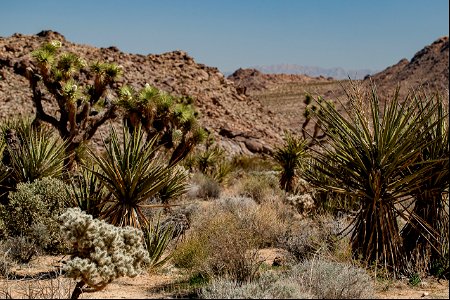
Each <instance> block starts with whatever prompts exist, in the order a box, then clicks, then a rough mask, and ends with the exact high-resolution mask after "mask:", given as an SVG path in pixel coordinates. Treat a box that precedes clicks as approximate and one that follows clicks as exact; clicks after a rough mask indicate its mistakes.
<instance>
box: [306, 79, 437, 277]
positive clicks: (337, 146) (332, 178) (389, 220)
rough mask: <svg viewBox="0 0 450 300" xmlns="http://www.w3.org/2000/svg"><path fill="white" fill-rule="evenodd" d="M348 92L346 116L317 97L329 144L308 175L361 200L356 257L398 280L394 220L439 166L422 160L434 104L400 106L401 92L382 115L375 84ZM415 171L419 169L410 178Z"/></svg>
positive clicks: (399, 254)
mask: <svg viewBox="0 0 450 300" xmlns="http://www.w3.org/2000/svg"><path fill="white" fill-rule="evenodd" d="M353 88H354V86H353ZM346 92H347V96H348V98H349V100H350V101H349V105H350V109H346V114H347V116H345V115H344V114H343V113H340V112H338V111H337V110H336V109H335V108H334V107H333V106H332V105H329V104H328V103H327V102H325V101H322V100H321V99H320V98H319V99H315V101H316V103H317V105H319V106H320V112H321V113H320V114H316V115H315V117H316V118H317V119H318V120H319V121H320V122H321V123H322V129H323V131H324V132H325V133H326V134H327V137H328V141H329V146H327V145H324V144H322V145H321V149H322V151H317V152H316V155H315V159H316V160H317V162H318V163H317V164H313V167H314V168H315V172H308V171H306V172H305V176H306V178H307V179H308V180H309V181H310V182H311V183H313V184H315V185H317V186H321V187H322V188H327V189H330V190H332V191H336V192H339V193H345V194H349V195H352V196H355V197H357V198H358V199H359V201H360V202H361V209H360V210H359V211H358V213H357V215H356V217H355V219H354V227H353V228H354V229H353V232H352V236H351V244H352V250H353V255H354V257H355V258H362V259H363V260H364V261H366V262H367V264H372V263H375V264H377V265H381V266H382V267H383V268H385V269H386V270H389V271H392V272H393V274H394V276H395V275H397V274H398V273H399V272H400V271H402V267H403V266H404V265H405V264H404V258H405V257H404V250H403V245H402V241H401V237H400V232H399V227H398V224H397V221H396V217H397V216H398V215H399V214H400V216H403V214H402V211H403V209H402V208H401V206H402V203H403V201H405V199H406V197H407V196H409V195H411V194H414V193H415V192H417V191H418V190H419V188H420V186H422V185H423V184H424V183H425V182H426V181H427V180H428V178H429V175H430V174H431V172H432V170H433V168H434V167H435V166H436V164H435V163H433V162H418V158H419V157H420V155H421V153H422V151H423V149H425V147H427V145H429V143H430V142H429V141H426V140H425V139H424V137H425V135H426V134H427V133H429V132H430V131H431V130H432V127H431V126H429V125H428V123H427V120H428V119H429V118H430V117H431V116H432V115H433V114H434V112H435V110H436V105H435V104H434V103H431V102H426V103H423V105H422V104H419V102H420V101H421V100H422V101H426V100H427V99H416V98H412V97H407V98H406V99H405V101H403V103H400V102H399V89H397V90H396V92H395V94H394V96H393V97H392V98H391V99H388V100H386V103H385V107H384V110H383V111H381V109H380V103H379V99H378V95H377V92H376V88H375V86H372V89H371V91H370V93H368V94H361V93H358V92H357V90H356V89H354V90H353V91H346ZM364 101H366V104H365V105H366V107H368V108H369V111H368V112H366V113H365V110H364V107H363V106H362V105H358V103H359V104H361V103H364ZM413 167H416V171H415V172H414V173H410V174H407V170H409V169H410V168H413ZM317 172H318V173H319V174H322V175H325V176H326V177H327V180H326V182H323V180H320V178H317V176H314V173H317Z"/></svg>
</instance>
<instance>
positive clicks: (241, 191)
mask: <svg viewBox="0 0 450 300" xmlns="http://www.w3.org/2000/svg"><path fill="white" fill-rule="evenodd" d="M236 189H237V191H236V193H237V195H238V196H243V197H250V198H252V199H253V200H255V201H256V202H257V203H263V202H264V201H266V199H268V198H271V197H273V196H275V195H280V194H281V190H280V188H279V187H278V182H277V179H276V177H275V176H274V175H273V174H272V173H250V174H248V175H246V176H244V177H243V178H241V179H239V181H238V183H237V185H236Z"/></svg>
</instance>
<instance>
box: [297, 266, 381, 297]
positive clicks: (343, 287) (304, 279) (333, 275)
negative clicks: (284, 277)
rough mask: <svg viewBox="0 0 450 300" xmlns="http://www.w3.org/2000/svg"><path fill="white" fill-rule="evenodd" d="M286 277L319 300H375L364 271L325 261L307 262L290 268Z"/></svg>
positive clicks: (370, 283) (369, 280) (370, 280)
mask: <svg viewBox="0 0 450 300" xmlns="http://www.w3.org/2000/svg"><path fill="white" fill-rule="evenodd" d="M289 277H290V278H292V279H294V280H296V281H297V282H299V283H300V284H301V285H302V288H303V289H305V290H307V291H308V292H310V293H311V294H313V295H314V298H318V299H367V298H373V297H374V288H373V284H372V279H371V278H370V276H369V275H368V274H367V273H366V271H365V270H364V269H361V268H358V267H354V266H352V265H350V264H344V263H339V262H330V261H325V260H320V259H318V260H314V259H312V260H306V261H304V262H303V263H301V264H299V265H297V266H294V267H292V270H291V271H290V274H289Z"/></svg>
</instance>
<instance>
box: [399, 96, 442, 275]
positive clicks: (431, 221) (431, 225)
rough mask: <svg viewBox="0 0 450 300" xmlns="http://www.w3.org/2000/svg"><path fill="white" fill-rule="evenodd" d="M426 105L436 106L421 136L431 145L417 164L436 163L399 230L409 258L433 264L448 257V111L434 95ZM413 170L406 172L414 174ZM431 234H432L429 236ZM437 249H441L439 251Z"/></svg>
mask: <svg viewBox="0 0 450 300" xmlns="http://www.w3.org/2000/svg"><path fill="white" fill-rule="evenodd" d="M424 97H427V96H426V95H423V94H422V98H424ZM427 102H432V103H436V104H437V110H435V112H434V114H433V115H432V116H431V117H430V118H429V119H427V120H425V121H426V122H427V124H428V126H430V127H431V128H432V130H429V131H426V132H424V133H423V135H424V136H425V139H426V140H427V141H430V142H431V143H428V144H427V146H426V147H424V148H423V149H422V151H421V155H420V157H419V161H437V163H436V164H435V166H434V168H433V169H432V170H431V172H430V176H429V177H428V180H427V181H426V182H424V183H423V184H422V185H421V186H420V188H419V190H418V191H416V193H415V195H414V197H415V200H416V201H415V204H414V208H413V210H412V211H409V214H410V216H411V218H410V219H409V221H408V223H407V225H406V226H405V227H404V228H403V229H402V237H403V240H404V243H405V251H406V253H407V255H408V256H411V257H413V256H416V257H420V258H425V257H429V256H431V260H430V261H431V263H433V261H436V260H439V259H440V258H441V257H442V255H446V253H447V255H448V242H449V239H448V233H449V225H448V220H449V216H448V205H449V204H448V197H447V198H446V197H445V195H444V194H445V193H447V194H448V177H449V156H450V150H449V126H448V107H447V106H446V105H445V104H444V103H443V99H442V98H440V97H439V96H438V95H434V96H433V97H431V98H430V99H429V100H427ZM419 104H422V102H419ZM416 169H417V168H414V169H413V168H412V169H410V170H408V171H410V172H412V173H414V172H416V171H417V170H416ZM430 231H431V232H433V234H429V232H430ZM435 239H437V240H435ZM445 245H446V246H445ZM443 246H444V247H443ZM436 248H440V250H441V251H438V249H436ZM430 250H431V253H430ZM413 252H417V253H413ZM428 267H431V266H428Z"/></svg>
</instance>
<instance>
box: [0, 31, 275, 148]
mask: <svg viewBox="0 0 450 300" xmlns="http://www.w3.org/2000/svg"><path fill="white" fill-rule="evenodd" d="M51 40H59V41H61V42H62V43H63V50H66V51H71V52H74V53H77V54H78V55H80V56H81V57H83V58H84V59H86V60H88V61H96V60H100V61H108V62H115V63H117V64H119V65H121V66H122V67H123V71H124V75H123V76H122V78H121V79H120V81H119V84H128V85H131V86H133V87H135V88H138V89H139V88H141V87H143V86H144V85H145V84H146V83H149V84H151V85H154V86H156V87H157V88H159V89H161V90H164V91H167V92H170V93H172V94H174V95H178V96H181V95H189V96H192V97H193V98H194V99H196V102H195V105H196V107H197V108H198V110H199V111H200V114H201V116H200V122H201V124H202V125H203V126H204V127H205V128H206V129H207V130H208V131H210V132H211V133H213V134H214V135H215V137H216V138H217V140H218V142H219V143H220V144H221V145H222V146H223V147H224V148H225V149H226V150H227V151H228V152H229V153H232V154H252V153H268V152H270V151H271V149H272V148H273V146H274V145H276V144H277V143H279V142H280V141H281V134H280V133H282V124H283V122H282V120H280V119H279V118H278V117H277V116H276V115H274V114H273V113H272V112H270V111H268V110H266V109H265V108H264V107H263V106H262V105H261V103H260V102H259V101H258V100H256V99H254V98H252V97H249V96H247V95H245V94H242V93H239V92H238V91H237V90H236V86H235V84H234V83H233V82H232V81H230V80H228V79H226V78H225V77H224V76H223V74H221V73H220V72H219V70H218V69H217V68H215V67H209V66H206V65H204V64H199V63H196V62H195V61H194V59H193V58H192V57H190V56H189V55H188V54H187V53H186V52H184V51H173V52H168V53H163V54H149V55H141V54H129V53H124V52H121V51H120V50H119V49H118V48H116V47H114V46H112V47H109V48H96V47H92V46H89V45H83V44H75V43H72V42H70V41H67V40H66V39H65V38H64V36H63V35H61V34H59V33H57V32H55V31H51V30H46V31H42V32H40V33H38V34H36V35H23V34H20V33H16V34H14V35H12V36H11V37H7V38H1V37H0V104H1V109H0V118H5V117H8V116H13V115H17V114H22V115H26V114H31V113H33V104H32V101H31V90H30V88H29V86H28V82H27V80H26V79H25V78H24V77H23V76H21V75H20V74H18V73H20V72H18V69H19V66H20V65H23V64H25V65H26V64H30V52H31V51H33V50H34V49H36V48H38V47H39V46H40V45H41V44H42V43H43V42H44V41H51ZM119 121H120V120H119V119H118V120H117V122H119ZM103 127H105V126H103ZM99 140H100V137H99V136H97V135H96V137H94V142H96V141H99Z"/></svg>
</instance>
